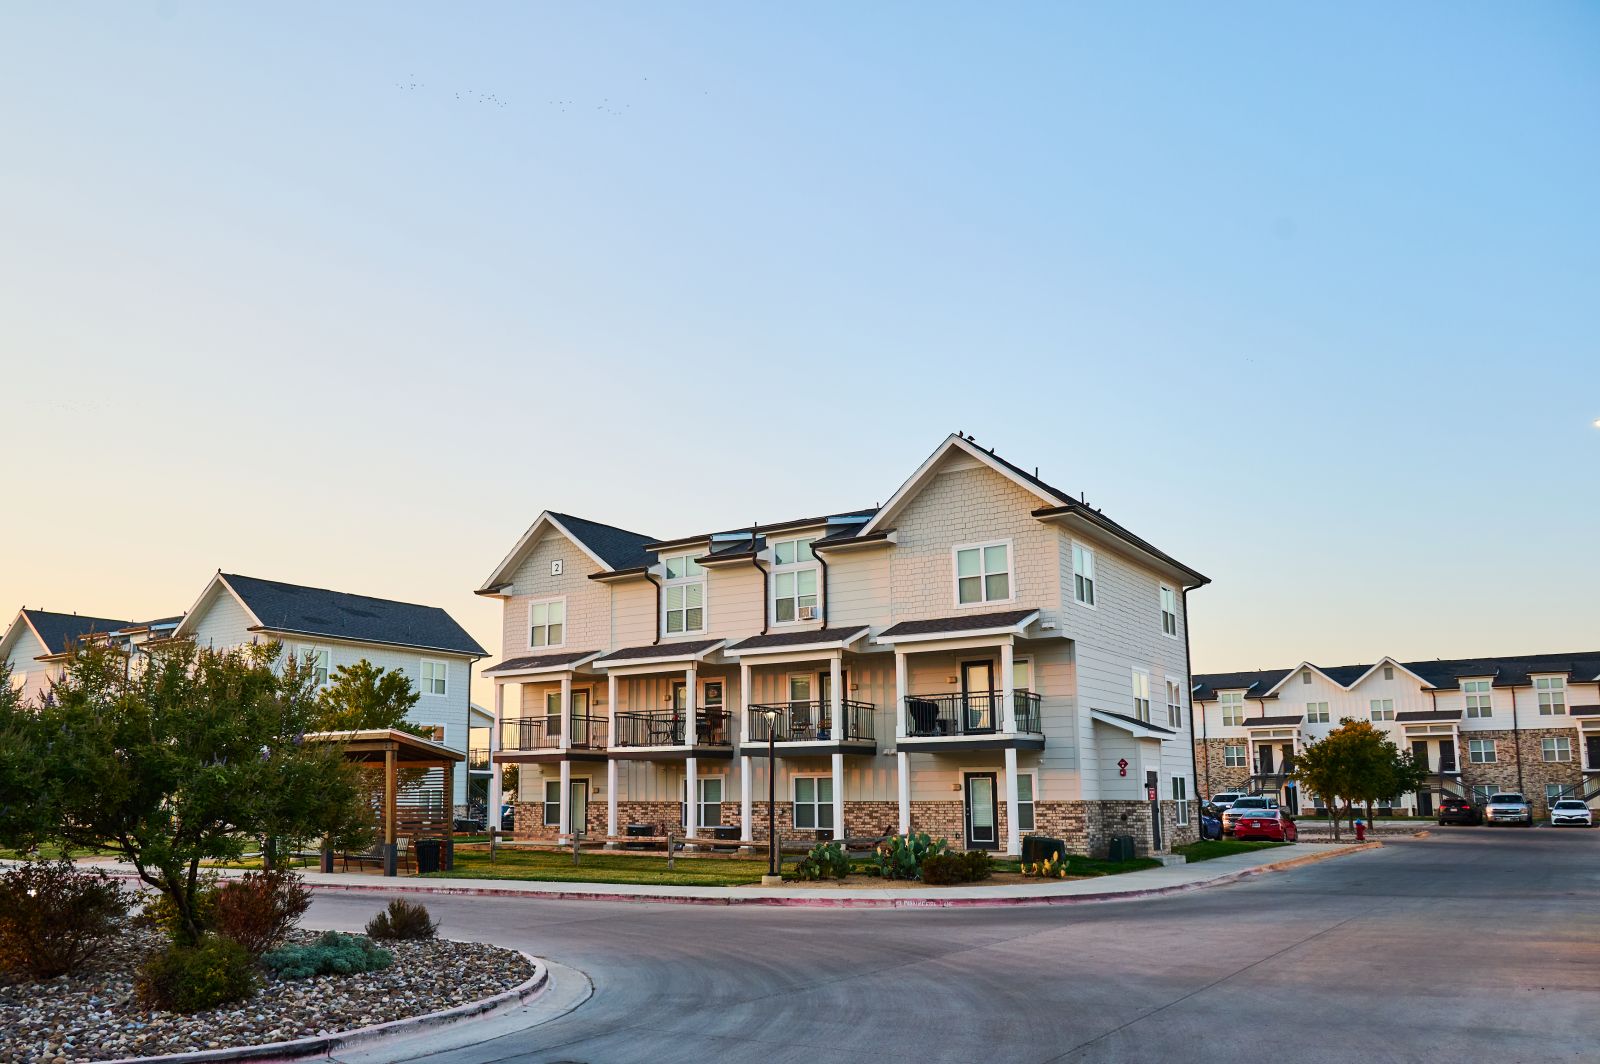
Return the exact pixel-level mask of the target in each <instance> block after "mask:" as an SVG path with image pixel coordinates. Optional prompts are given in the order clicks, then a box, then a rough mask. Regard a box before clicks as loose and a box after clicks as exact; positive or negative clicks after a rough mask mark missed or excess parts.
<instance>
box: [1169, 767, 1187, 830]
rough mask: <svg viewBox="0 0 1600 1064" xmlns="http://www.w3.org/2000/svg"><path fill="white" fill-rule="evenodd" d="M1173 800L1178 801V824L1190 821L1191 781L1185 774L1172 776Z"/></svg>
mask: <svg viewBox="0 0 1600 1064" xmlns="http://www.w3.org/2000/svg"><path fill="white" fill-rule="evenodd" d="M1172 800H1173V801H1174V802H1177V803H1178V826H1179V827H1183V826H1184V825H1185V824H1187V823H1189V781H1188V779H1186V778H1185V777H1183V776H1174V777H1172Z"/></svg>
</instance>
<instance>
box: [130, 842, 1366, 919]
mask: <svg viewBox="0 0 1600 1064" xmlns="http://www.w3.org/2000/svg"><path fill="white" fill-rule="evenodd" d="M1378 845H1379V844H1377V843H1367V844H1366V845H1364V846H1354V845H1349V846H1344V845H1328V844H1322V845H1315V846H1312V845H1302V844H1296V845H1290V846H1281V847H1275V848H1273V849H1270V850H1256V851H1253V852H1251V853H1241V854H1235V855H1233V856H1230V857H1218V858H1215V859H1213V860H1210V861H1201V862H1199V863H1198V864H1181V865H1167V866H1163V867H1161V868H1149V869H1144V870H1141V871H1138V872H1126V873H1123V874H1122V875H1116V876H1099V877H1096V878H1093V879H1074V880H1067V881H1065V882H1062V881H1050V880H1029V881H1028V882H1026V883H1012V884H1005V885H994V884H988V885H984V884H975V885H972V886H960V887H914V886H907V887H897V888H884V887H876V886H875V887H872V888H868V889H857V890H852V889H851V887H850V885H849V884H848V883H847V884H846V885H844V886H841V887H821V888H819V887H790V886H784V887H759V886H751V887H669V886H660V885H656V884H630V883H558V882H548V881H530V880H506V879H422V878H417V877H410V876H407V877H399V878H395V879H386V878H383V877H380V876H370V875H361V874H356V875H350V874H344V873H337V872H334V873H328V872H305V873H304V876H305V882H306V884H307V885H308V886H311V887H314V888H316V889H317V890H319V891H339V892H351V893H370V894H386V895H387V894H442V895H456V896H479V897H501V898H517V897H521V898H530V899H537V900H546V901H548V900H571V901H613V902H642V903H658V904H659V903H666V904H676V905H785V906H811V907H817V908H859V909H876V908H888V909H895V908H955V907H964V906H998V905H1065V904H1072V903H1076V902H1093V901H1114V900H1118V899H1125V898H1138V897H1148V896H1152V895H1159V894H1178V893H1182V892H1185V891H1190V890H1196V889H1199V888H1201V887H1208V886H1216V885H1219V884H1223V883H1231V882H1235V881H1237V880H1239V879H1243V878H1245V877H1247V876H1253V875H1259V874H1261V873H1264V872H1271V871H1276V870H1279V869H1283V868H1290V867H1294V866H1296V865H1301V864H1308V863H1310V862H1313V861H1321V860H1326V859H1327V858H1330V857H1340V856H1343V855H1345V854H1350V853H1358V852H1361V851H1363V850H1370V849H1376V848H1377V847H1378ZM106 863H107V864H111V863H110V862H106ZM112 867H113V868H114V867H116V866H115V865H112ZM223 874H224V875H228V874H230V873H229V872H227V871H224V872H223ZM232 874H237V873H232Z"/></svg>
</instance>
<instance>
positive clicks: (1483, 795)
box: [1472, 783, 1500, 805]
mask: <svg viewBox="0 0 1600 1064" xmlns="http://www.w3.org/2000/svg"><path fill="white" fill-rule="evenodd" d="M1499 793H1500V788H1499V787H1496V786H1495V785H1494V784H1492V783H1474V784H1473V785H1472V800H1473V801H1474V802H1477V803H1478V804H1479V805H1488V804H1489V799H1490V798H1492V797H1494V796H1495V795H1496V794H1499Z"/></svg>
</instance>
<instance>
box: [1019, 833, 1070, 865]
mask: <svg viewBox="0 0 1600 1064" xmlns="http://www.w3.org/2000/svg"><path fill="white" fill-rule="evenodd" d="M1066 855H1067V844H1066V843H1065V842H1062V841H1061V840H1060V839H1052V838H1050V837H1049V836H1047V835H1026V836H1024V837H1023V839H1022V863H1023V864H1034V863H1036V862H1038V861H1043V860H1044V859H1045V858H1047V857H1051V856H1054V857H1055V858H1056V860H1058V861H1059V860H1060V859H1061V858H1063V857H1065V856H1066Z"/></svg>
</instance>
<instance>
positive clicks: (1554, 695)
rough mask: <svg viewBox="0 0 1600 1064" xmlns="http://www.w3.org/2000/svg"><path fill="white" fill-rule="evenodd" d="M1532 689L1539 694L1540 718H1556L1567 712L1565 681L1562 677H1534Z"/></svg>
mask: <svg viewBox="0 0 1600 1064" xmlns="http://www.w3.org/2000/svg"><path fill="white" fill-rule="evenodd" d="M1533 689H1534V690H1535V691H1537V692H1538V694H1539V713H1540V715H1541V716H1545V717H1550V716H1556V715H1558V714H1561V713H1565V712H1566V711H1567V680H1566V677H1564V676H1536V677H1534V681H1533Z"/></svg>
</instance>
